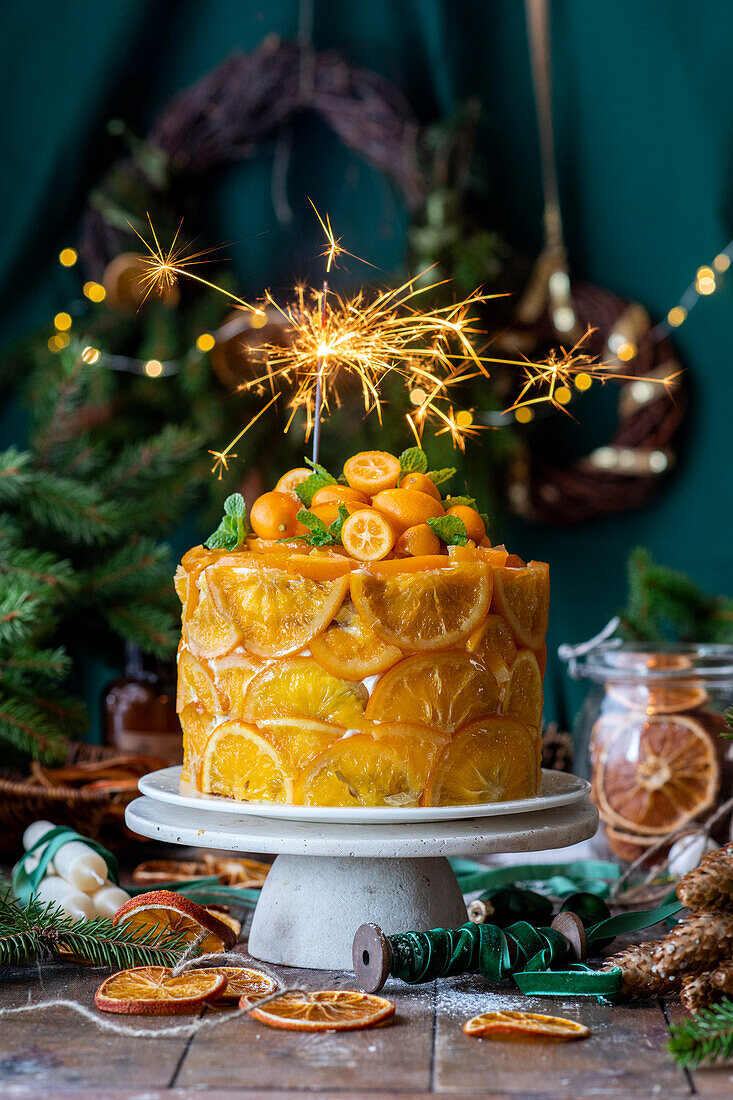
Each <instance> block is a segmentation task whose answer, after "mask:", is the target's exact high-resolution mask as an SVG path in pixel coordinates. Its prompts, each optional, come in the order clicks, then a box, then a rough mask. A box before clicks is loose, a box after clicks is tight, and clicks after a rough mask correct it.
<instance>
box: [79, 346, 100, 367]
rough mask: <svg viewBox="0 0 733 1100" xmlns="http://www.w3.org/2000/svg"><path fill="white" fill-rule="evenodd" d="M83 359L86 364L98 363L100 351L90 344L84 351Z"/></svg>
mask: <svg viewBox="0 0 733 1100" xmlns="http://www.w3.org/2000/svg"><path fill="white" fill-rule="evenodd" d="M81 357H82V359H83V361H84V362H85V363H98V362H99V358H100V355H99V349H98V348H94V347H92V345H91V344H89V345H87V347H85V348H84V350H83V351H82V353H81Z"/></svg>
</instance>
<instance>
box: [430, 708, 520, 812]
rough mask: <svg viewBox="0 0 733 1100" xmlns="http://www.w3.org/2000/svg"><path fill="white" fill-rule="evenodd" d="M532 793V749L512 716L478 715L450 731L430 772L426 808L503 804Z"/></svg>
mask: <svg viewBox="0 0 733 1100" xmlns="http://www.w3.org/2000/svg"><path fill="white" fill-rule="evenodd" d="M536 793H537V747H536V744H535V740H534V738H533V737H532V735H531V733H530V732H529V730H527V729H526V727H525V726H523V725H522V724H521V723H520V722H515V721H514V719H513V718H503V717H501V718H496V717H494V718H480V719H479V720H478V721H476V722H471V723H470V724H469V725H467V726H464V727H463V729H461V730H459V732H458V733H457V734H456V735H455V737H454V738H453V740H452V741H451V742H450V743H449V744H448V746H447V747H446V748H445V749H444V751H443V754H442V755H441V756H440V757H439V759H438V761H437V763H436V764H435V767H434V768H433V770H432V772H431V773H430V778H429V780H428V786H427V790H426V792H425V798H424V804H425V805H426V806H463V805H466V804H467V803H476V802H508V801H512V800H514V799H517V798H531V797H532V796H533V795H535V794H536Z"/></svg>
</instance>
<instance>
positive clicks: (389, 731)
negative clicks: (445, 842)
mask: <svg viewBox="0 0 733 1100" xmlns="http://www.w3.org/2000/svg"><path fill="white" fill-rule="evenodd" d="M370 733H371V735H372V737H374V738H375V739H376V740H377V741H379V742H380V743H384V744H388V745H390V746H391V747H392V748H394V749H396V750H397V752H398V753H399V754H400V755H401V756H402V758H403V759H404V760H405V761H406V763H407V767H408V772H409V775H410V787H411V790H412V791H417V790H419V791H422V790H423V788H424V787H425V784H426V783H427V781H428V775H429V773H430V769H431V768H432V767H433V764H434V763H435V761H436V760H437V759H438V756H439V755H440V753H441V752H442V751H443V749H444V748H445V746H446V745H447V743H448V741H449V740H450V735H449V734H447V733H443V731H442V730H437V729H428V727H427V726H418V725H415V724H412V723H409V722H375V724H374V725H373V726H372V728H371V730H370ZM400 803H401V798H400V797H399V796H398V797H397V798H390V799H389V804H390V805H400Z"/></svg>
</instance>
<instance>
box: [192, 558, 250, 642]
mask: <svg viewBox="0 0 733 1100" xmlns="http://www.w3.org/2000/svg"><path fill="white" fill-rule="evenodd" d="M197 594H198V602H197V603H196V604H195V605H193V601H194V600H195V599H196V597H197ZM183 637H184V639H185V642H186V644H187V646H188V648H189V649H190V651H191V652H192V653H193V655H194V657H203V658H208V657H220V656H222V654H224V653H230V652H231V651H232V650H233V649H234V647H235V646H236V645H239V642H240V641H241V635H240V633H239V629H238V628H237V626H236V624H235V623H233V622H232V621H231V620H230V619H229V618H228V617H227V616H223V615H222V614H221V613H220V610H219V608H217V607H216V606H215V604H214V601H213V599H212V598H211V592H210V590H209V585H208V579H207V576H206V571H204V572H203V573H200V574H199V577H198V579H197V580H196V581H194V580H193V578H190V579H189V602H188V604H187V606H186V608H185V609H184V613H183Z"/></svg>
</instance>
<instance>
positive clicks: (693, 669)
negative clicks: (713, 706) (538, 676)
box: [558, 620, 733, 683]
mask: <svg viewBox="0 0 733 1100" xmlns="http://www.w3.org/2000/svg"><path fill="white" fill-rule="evenodd" d="M617 626H618V620H612V621H611V623H609V624H608V627H606V628H605V629H604V630H603V631H601V633H600V634H599V635H598V636H597V637H596V638H592V639H591V640H590V641H588V642H583V643H582V644H580V645H577V646H570V645H562V646H560V647H559V649H558V656H559V657H560V659H561V660H563V661H566V662H567V664H568V672H569V674H570V675H571V676H572V677H573V679H574V680H581V679H586V680H592V681H593V682H594V683H607V682H608V681H626V682H639V683H648V682H658V681H661V682H669V681H676V682H679V681H688V680H694V681H698V682H699V681H701V680H718V681H721V680H722V681H725V680H729V681H731V682H733V645H718V644H713V643H703V642H695V643H684V644H679V645H673V644H671V643H666V642H660V643H657V642H626V641H624V640H623V639H622V638H614V637H612V636H611V635H612V634H613V632H614V631H615V629H616V627H617ZM611 628H612V629H611Z"/></svg>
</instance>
